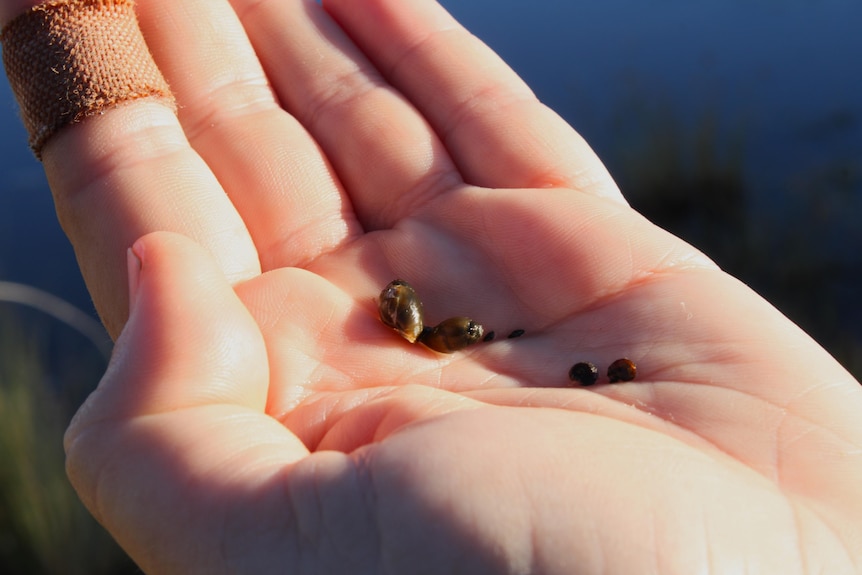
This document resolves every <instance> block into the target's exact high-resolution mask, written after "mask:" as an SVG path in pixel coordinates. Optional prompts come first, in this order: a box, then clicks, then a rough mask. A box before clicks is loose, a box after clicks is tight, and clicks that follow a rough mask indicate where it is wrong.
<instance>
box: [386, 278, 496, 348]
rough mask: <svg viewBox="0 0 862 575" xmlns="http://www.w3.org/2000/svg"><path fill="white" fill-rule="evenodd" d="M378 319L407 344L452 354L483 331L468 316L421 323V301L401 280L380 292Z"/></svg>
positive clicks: (410, 287)
mask: <svg viewBox="0 0 862 575" xmlns="http://www.w3.org/2000/svg"><path fill="white" fill-rule="evenodd" d="M377 309H378V311H379V313H380V321H382V322H383V323H384V325H387V326H389V327H391V328H392V329H394V330H395V331H397V332H398V333H399V334H400V335H401V337H403V338H404V339H406V340H407V341H409V342H410V343H415V342H417V341H418V342H419V343H421V344H423V345H424V346H426V347H428V348H429V349H433V350H434V351H438V352H440V353H454V352H456V351H458V350H461V349H464V348H465V347H467V346H469V345H472V344H474V343H476V342H478V341H481V340H482V336H483V335H484V333H485V330H484V329H483V328H482V326H481V325H479V324H478V323H476V322H475V321H473V320H472V319H470V318H468V317H450V318H449V319H446V320H443V321H441V322H440V323H439V324H437V325H436V326H434V327H430V326H426V325H425V317H424V310H423V308H422V301H421V300H420V299H419V296H418V295H416V290H414V289H413V287H412V286H411V285H410V284H409V283H407V282H406V281H404V280H393V281H391V282H389V284H388V285H387V286H386V287H385V288H383V291H382V292H380V298H379V301H378V304H377Z"/></svg>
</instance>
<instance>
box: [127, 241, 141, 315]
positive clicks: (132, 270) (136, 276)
mask: <svg viewBox="0 0 862 575" xmlns="http://www.w3.org/2000/svg"><path fill="white" fill-rule="evenodd" d="M136 250H142V248H141V247H140V246H138V244H137V243H136V244H135V245H133V246H132V247H130V248H129V249H128V250H126V271H127V272H128V275H129V315H132V310H134V308H135V302H137V300H138V282H139V281H140V279H141V257H140V256H139V255H138V253H136Z"/></svg>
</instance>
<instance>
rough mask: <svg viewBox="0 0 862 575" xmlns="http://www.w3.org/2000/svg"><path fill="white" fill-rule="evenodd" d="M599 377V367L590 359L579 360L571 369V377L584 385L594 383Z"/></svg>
mask: <svg viewBox="0 0 862 575" xmlns="http://www.w3.org/2000/svg"><path fill="white" fill-rule="evenodd" d="M598 378H599V369H598V368H597V367H596V366H595V365H593V364H592V363H590V362H588V361H579V362H578V363H576V364H575V365H573V366H572V368H571V369H570V370H569V379H571V380H572V381H573V382H575V383H579V384H581V385H583V386H585V387H586V386H588V385H593V384H594V383H595V382H596V380H597V379H598Z"/></svg>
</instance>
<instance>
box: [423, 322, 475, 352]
mask: <svg viewBox="0 0 862 575" xmlns="http://www.w3.org/2000/svg"><path fill="white" fill-rule="evenodd" d="M484 334H485V330H484V329H483V328H482V326H481V325H479V324H478V323H476V322H475V321H473V320H472V319H470V318H469V317H450V318H449V319H445V320H443V321H441V322H440V323H439V324H437V326H436V327H433V328H425V329H424V330H423V331H422V333H421V334H420V335H419V343H421V344H423V345H425V346H426V347H430V348H431V349H433V350H434V351H439V352H440V353H453V352H456V351H458V350H460V349H464V348H465V347H467V346H468V345H473V344H474V343H476V342H477V341H481V340H482V336H483V335H484Z"/></svg>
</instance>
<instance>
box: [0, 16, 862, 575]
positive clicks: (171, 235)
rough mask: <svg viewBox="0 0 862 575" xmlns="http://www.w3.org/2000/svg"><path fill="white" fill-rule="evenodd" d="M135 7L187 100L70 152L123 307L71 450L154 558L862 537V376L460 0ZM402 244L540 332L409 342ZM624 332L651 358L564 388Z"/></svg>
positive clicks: (617, 561) (299, 562) (89, 238)
mask: <svg viewBox="0 0 862 575" xmlns="http://www.w3.org/2000/svg"><path fill="white" fill-rule="evenodd" d="M25 4H26V3H25V2H22V1H17V2H13V1H9V0H7V1H5V2H2V3H0V7H2V12H0V19H2V20H3V21H7V20H8V19H9V18H10V17H11V16H13V15H14V14H17V13H18V12H20V11H21V10H22V9H23V8H24V7H25ZM138 10H139V17H140V21H141V26H142V29H143V31H144V33H145V35H146V37H147V40H148V43H149V44H150V47H151V49H152V51H153V54H154V57H155V59H156V61H157V62H158V64H159V66H160V67H161V69H162V70H163V71H164V73H165V75H166V77H167V78H168V80H169V82H170V84H171V86H172V88H173V89H174V91H175V93H176V96H177V98H178V101H179V103H180V113H179V118H178V119H176V118H174V116H172V114H171V113H170V112H169V111H168V110H167V109H166V108H165V107H163V106H161V105H160V104H158V103H154V102H141V101H139V102H136V103H132V104H129V105H126V106H123V107H121V108H118V109H115V110H112V111H110V112H108V113H106V114H104V115H103V116H99V117H96V118H93V119H91V120H88V121H86V122H84V123H82V124H80V125H77V126H75V127H72V128H69V129H66V130H64V131H62V132H61V133H60V134H58V135H57V136H56V137H54V138H53V139H52V140H51V141H50V142H49V144H48V145H47V147H46V149H45V150H44V161H45V169H46V172H47V173H48V176H49V179H50V182H51V187H52V190H53V193H54V196H55V201H56V205H57V210H58V214H59V218H60V220H61V222H62V224H63V226H64V228H65V230H66V231H67V233H68V235H69V237H70V239H71V241H72V243H73V244H74V246H75V249H76V250H77V255H78V258H79V261H80V262H81V267H82V270H83V272H84V275H85V278H86V280H87V283H88V286H89V287H90V290H91V292H92V294H93V297H94V300H95V302H96V305H97V307H98V309H99V312H100V314H101V315H102V318H103V319H104V321H105V324H106V325H107V326H108V328H109V330H110V331H111V333H112V334H113V335H115V336H116V335H118V334H119V338H118V339H117V345H116V350H115V353H114V357H113V359H112V361H111V364H110V367H109V369H108V371H107V373H106V374H105V376H104V378H103V380H102V381H101V383H100V385H99V388H98V390H97V391H96V392H95V393H93V395H92V396H91V397H90V399H89V400H88V401H87V402H86V404H85V405H84V406H83V407H82V408H81V410H80V412H79V413H78V415H77V416H76V418H75V420H74V421H73V422H72V424H71V426H70V428H69V430H68V433H67V435H66V442H65V445H66V450H67V456H68V459H67V467H68V472H69V477H70V479H71V481H72V483H73V485H74V486H75V488H76V489H77V491H78V493H79V494H80V497H81V499H82V500H83V501H84V503H85V504H86V505H87V507H88V508H89V509H90V510H91V511H92V512H93V514H94V515H95V516H96V518H97V519H98V520H99V521H100V522H102V524H103V525H104V526H105V527H106V528H107V529H108V530H109V531H110V532H111V533H112V534H113V536H114V537H115V538H116V539H117V541H119V542H120V543H121V544H122V546H123V547H124V548H125V549H126V550H127V551H128V553H129V554H130V555H131V556H132V557H133V558H134V559H135V561H137V562H138V564H139V565H140V566H141V568H142V569H143V570H144V571H145V572H147V573H151V574H172V573H183V574H190V573H191V574H195V573H207V574H218V573H334V574H337V573H429V574H430V573H440V574H444V573H445V574H451V573H470V574H483V573H512V574H516V573H517V574H523V573H535V574H557V573H559V574H567V575H571V574H573V573H575V574H586V573H646V574H649V573H661V574H674V573H686V574H689V573H740V572H748V573H782V574H803V573H830V574H842V573H857V572H859V571H860V570H862V495H860V493H862V492H860V489H859V485H860V484H862V418H860V417H859V414H860V413H862V388H860V386H859V384H858V382H856V381H855V380H854V379H853V378H852V377H851V376H850V375H849V374H848V373H847V372H846V371H845V370H844V369H842V368H841V366H840V365H839V364H838V363H837V362H835V361H834V359H832V358H831V357H830V356H829V355H828V354H827V353H826V352H825V351H824V350H823V349H822V348H820V347H819V346H818V345H817V344H816V343H815V342H814V341H812V340H811V339H810V338H809V337H808V336H807V335H806V334H805V333H803V332H802V331H801V330H799V329H798V328H797V327H796V326H794V325H793V324H792V323H791V322H790V321H788V320H787V319H786V318H785V317H783V316H782V315H781V314H780V313H779V312H777V311H776V310H775V309H774V308H772V307H771V306H770V305H769V304H768V303H767V302H765V301H764V300H762V299H761V298H760V297H759V296H758V295H757V294H755V293H753V292H752V291H751V290H749V289H748V288H747V287H746V286H744V285H742V284H741V283H740V282H738V281H737V280H735V279H734V278H732V277H730V276H728V275H726V274H724V273H723V272H721V271H720V270H719V269H717V268H716V266H715V265H713V264H712V263H711V262H710V260H709V259H707V258H706V257H704V256H703V255H702V254H700V253H698V252H697V251H696V250H695V249H693V248H692V247H691V246H689V245H687V244H685V243H684V242H682V241H680V240H679V239H677V238H675V237H673V236H671V235H670V234H668V233H666V232H664V231H662V230H661V229H659V228H657V227H655V226H654V225H652V224H651V223H649V222H648V221H646V220H645V219H643V218H642V217H641V216H640V215H638V214H637V213H636V212H634V211H633V210H631V209H630V208H629V207H628V206H627V204H626V202H625V201H624V199H623V198H622V196H621V194H620V192H619V191H618V190H617V188H616V187H615V185H614V183H613V181H612V180H611V178H610V177H609V175H608V173H607V172H606V170H605V169H604V168H603V166H602V164H601V163H600V162H599V160H598V159H597V158H596V157H595V155H594V154H593V152H592V151H591V150H590V148H589V147H588V146H587V145H586V144H585V143H584V142H583V141H582V140H581V138H580V137H579V136H578V135H577V134H576V133H575V132H574V131H573V130H572V129H571V128H570V127H569V126H567V125H566V124H565V123H564V122H563V121H562V120H561V119H560V118H558V117H557V116H556V115H555V114H554V113H553V112H552V111H550V110H549V109H547V108H546V107H544V106H543V105H541V104H540V103H539V102H537V101H536V99H535V98H534V96H533V95H532V93H531V92H530V91H529V89H528V88H527V87H526V86H525V85H524V84H523V82H522V81H521V80H520V79H519V78H518V77H517V76H516V75H515V74H514V73H513V72H512V71H511V70H510V69H509V68H507V67H506V66H505V64H504V63H503V62H501V61H500V60H499V58H498V57H497V56H496V55H495V54H493V53H492V52H491V51H490V50H489V49H488V48H487V47H485V46H484V45H482V44H481V43H480V42H479V41H478V40H477V39H476V38H474V37H472V36H471V35H470V34H469V33H467V32H466V31H465V30H463V29H462V28H461V27H459V26H458V24H457V23H455V22H454V21H453V20H452V19H451V18H450V17H449V16H448V15H447V14H446V13H445V12H443V10H442V9H441V8H440V7H439V6H437V5H436V4H434V3H433V2H431V1H430V0H412V1H411V2H404V1H402V0H327V1H325V2H324V4H323V7H321V6H319V5H316V4H313V3H310V2H309V3H303V2H299V1H296V0H289V1H284V0H281V1H259V0H258V1H253V0H233V2H231V3H230V4H228V3H227V2H225V1H224V0H183V1H182V2H178V1H176V0H140V1H139V6H138ZM129 246H133V247H132V249H131V251H128V250H127V248H128V247H129ZM127 259H128V262H129V265H128V266H127V265H126V262H127ZM127 269H128V275H127ZM395 277H401V278H404V279H407V280H409V281H410V282H411V283H412V284H413V285H414V286H415V287H416V289H417V291H418V292H419V293H421V294H422V298H423V302H424V303H425V307H426V313H430V312H431V311H432V310H435V311H434V313H439V316H438V317H431V318H430V320H431V321H432V322H438V321H440V320H441V319H443V318H445V317H450V316H455V315H469V316H470V317H473V318H474V319H476V320H477V321H479V322H480V323H482V324H483V325H485V326H486V328H487V329H495V330H496V331H497V332H498V333H508V332H509V331H511V330H513V329H516V328H523V329H525V330H526V334H527V335H525V336H524V337H522V338H520V339H517V340H505V339H502V340H498V341H495V342H493V343H490V344H479V345H476V346H473V347H471V348H469V349H468V350H465V351H463V352H458V353H455V354H452V355H442V354H434V353H432V352H430V351H428V350H427V349H424V348H422V346H416V345H411V344H409V343H407V342H406V341H404V340H403V339H402V338H400V337H399V336H398V335H397V334H394V333H393V332H392V330H390V329H388V328H386V327H385V326H383V325H382V324H381V323H380V321H379V320H378V318H377V310H376V303H375V298H376V296H377V294H379V292H380V290H381V289H382V287H383V286H384V285H386V283H388V282H389V281H390V280H391V279H393V278H395ZM127 278H128V279H127ZM127 288H128V289H127ZM129 309H131V314H129ZM436 310H439V311H436ZM619 357H629V358H631V359H633V360H634V361H635V362H636V363H637V365H638V379H637V380H636V381H635V382H633V383H630V384H619V385H598V384H597V385H596V386H593V387H591V388H589V389H572V388H568V387H567V383H568V379H567V372H568V369H569V368H570V367H571V365H572V364H573V363H575V362H577V361H592V362H593V363H595V364H596V365H599V366H607V365H609V364H610V362H612V361H613V360H614V359H617V358H619Z"/></svg>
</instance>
